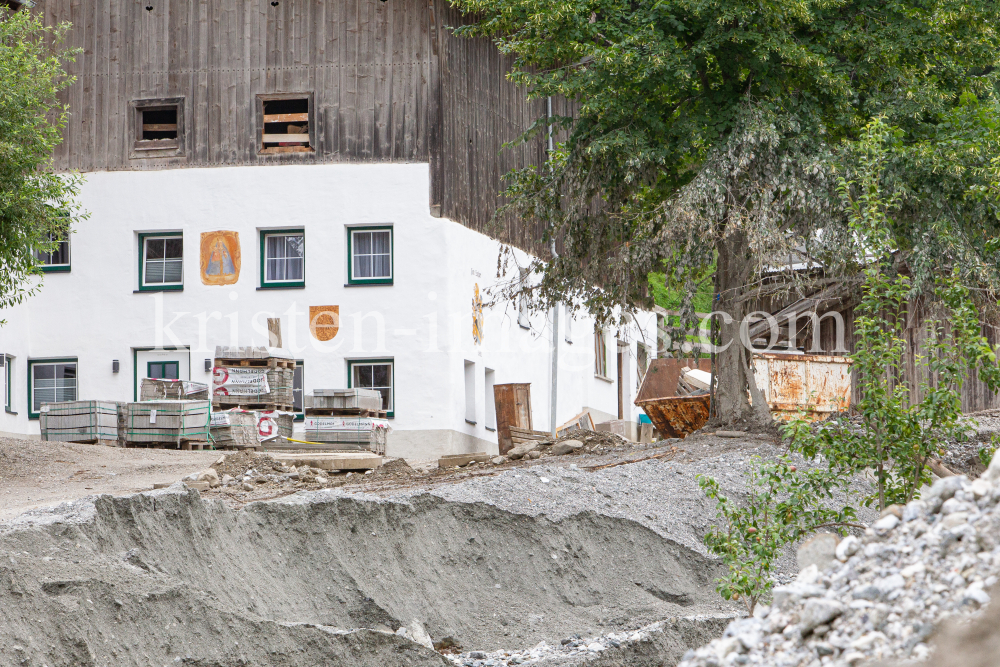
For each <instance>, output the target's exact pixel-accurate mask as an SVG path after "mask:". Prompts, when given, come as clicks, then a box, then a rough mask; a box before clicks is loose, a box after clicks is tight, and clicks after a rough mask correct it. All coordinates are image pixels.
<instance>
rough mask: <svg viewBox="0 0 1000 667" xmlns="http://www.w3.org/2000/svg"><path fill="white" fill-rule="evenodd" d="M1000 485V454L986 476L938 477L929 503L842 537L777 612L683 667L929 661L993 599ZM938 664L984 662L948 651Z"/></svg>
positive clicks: (784, 594) (781, 592) (784, 591)
mask: <svg viewBox="0 0 1000 667" xmlns="http://www.w3.org/2000/svg"><path fill="white" fill-rule="evenodd" d="M997 482H1000V458H998V459H995V460H994V463H993V464H991V466H990V469H989V470H988V471H986V473H985V474H984V475H983V477H981V478H979V479H977V480H974V481H970V480H969V479H967V478H966V477H964V476H962V477H946V478H944V479H941V480H938V481H937V482H935V484H934V485H933V486H932V487H931V488H930V489H929V490H928V491H927V492H926V493H924V494H923V496H922V498H921V499H920V500H915V501H913V502H911V503H909V504H908V505H906V507H905V508H901V507H898V506H895V507H894V509H893V511H887V512H886V514H885V516H884V517H883V518H881V519H879V520H878V521H877V522H875V523H874V524H872V526H871V527H870V528H869V529H867V530H866V532H865V535H864V538H863V540H861V541H859V540H857V539H856V538H854V537H848V538H845V539H844V540H843V541H841V543H840V544H839V545H838V546H837V561H834V564H833V565H832V566H831V567H829V568H827V569H826V570H825V571H823V572H820V571H819V570H817V569H816V568H815V567H811V568H809V569H807V570H805V571H803V572H802V573H801V574H800V575H799V576H798V578H797V579H796V581H795V582H794V583H792V584H790V585H788V586H785V587H780V588H777V589H775V591H774V604H773V606H772V607H763V608H761V609H760V610H759V613H755V618H749V619H741V620H738V621H735V622H733V623H732V624H731V625H730V626H729V627H728V628H727V630H726V632H725V633H724V635H723V637H722V638H721V639H717V640H715V641H713V642H711V643H710V644H708V645H707V646H704V647H702V648H700V649H698V650H697V651H691V653H690V654H689V655H687V656H685V658H686V659H685V660H684V661H683V662H682V663H681V665H680V667H723V666H729V665H747V664H751V665H781V666H782V667H800V666H810V667H811V666H813V665H816V666H819V665H834V666H837V667H840V666H845V667H846V666H848V665H860V664H870V661H872V660H878V661H881V662H880V664H890V663H894V662H895V661H904V662H906V663H907V664H911V663H913V662H920V661H923V660H925V659H926V658H927V657H928V656H929V655H930V654H931V652H932V649H931V646H930V638H931V637H932V635H933V633H934V632H935V630H936V628H937V627H938V626H939V625H941V624H942V622H945V621H948V620H956V619H963V618H964V619H968V618H969V617H971V616H973V615H974V614H975V613H976V612H978V610H979V609H980V608H981V607H983V606H985V605H987V604H988V603H989V602H990V593H989V592H987V591H988V590H989V589H990V588H991V587H992V586H994V585H995V584H996V583H997V581H998V576H1000V506H998V504H997V503H998V502H1000V485H998V484H997ZM838 561H839V562H838ZM993 592H994V593H995V591H993ZM994 631H995V627H994ZM937 664H948V665H969V664H975V663H974V661H973V660H971V659H961V658H958V657H957V656H955V655H940V656H938V657H937ZM979 664H984V663H979ZM985 664H997V656H996V655H995V654H994V655H993V656H992V662H989V663H985Z"/></svg>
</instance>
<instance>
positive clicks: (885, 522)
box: [872, 514, 899, 534]
mask: <svg viewBox="0 0 1000 667" xmlns="http://www.w3.org/2000/svg"><path fill="white" fill-rule="evenodd" d="M898 525H899V517H897V516H896V515H895V514H887V515H886V516H884V517H882V518H881V519H879V520H878V521H876V522H875V523H873V524H872V530H874V531H875V532H876V533H879V534H885V533H888V532H889V531H890V530H892V529H893V528H895V527H896V526H898Z"/></svg>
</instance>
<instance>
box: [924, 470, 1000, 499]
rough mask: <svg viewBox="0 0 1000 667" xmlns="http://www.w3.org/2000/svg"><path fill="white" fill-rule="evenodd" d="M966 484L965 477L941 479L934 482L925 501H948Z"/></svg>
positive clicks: (957, 476) (956, 476)
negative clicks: (937, 499) (935, 499)
mask: <svg viewBox="0 0 1000 667" xmlns="http://www.w3.org/2000/svg"><path fill="white" fill-rule="evenodd" d="M991 467H992V464H991ZM998 469H1000V468H998ZM965 482H966V478H965V475H955V476H953V477H942V478H941V479H939V480H938V481H936V482H934V484H932V485H931V488H930V489H928V491H927V495H925V496H924V499H925V500H930V499H931V498H940V499H941V500H942V501H944V500H948V499H949V498H951V497H952V496H954V495H955V492H956V491H958V490H959V489H961V488H962V485H963V484H964V483H965Z"/></svg>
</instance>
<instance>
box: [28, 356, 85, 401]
mask: <svg viewBox="0 0 1000 667" xmlns="http://www.w3.org/2000/svg"><path fill="white" fill-rule="evenodd" d="M29 378H30V380H31V413H32V414H37V413H38V411H39V410H40V409H41V407H42V404H43V403H62V402H64V401H75V400H76V389H77V384H76V380H77V377H76V362H75V361H73V362H44V361H36V362H31V369H30V370H29Z"/></svg>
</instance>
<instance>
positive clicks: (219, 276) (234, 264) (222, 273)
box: [201, 231, 240, 285]
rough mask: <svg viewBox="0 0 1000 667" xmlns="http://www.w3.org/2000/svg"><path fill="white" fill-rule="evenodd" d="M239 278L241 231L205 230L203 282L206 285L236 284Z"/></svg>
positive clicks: (203, 234)
mask: <svg viewBox="0 0 1000 667" xmlns="http://www.w3.org/2000/svg"><path fill="white" fill-rule="evenodd" d="M239 278H240V235H239V232H221V231H220V232H203V233H202V235H201V282H202V283H204V284H205V285H234V284H236V281H237V280H239Z"/></svg>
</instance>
